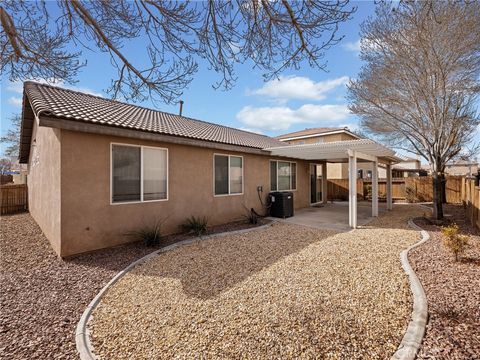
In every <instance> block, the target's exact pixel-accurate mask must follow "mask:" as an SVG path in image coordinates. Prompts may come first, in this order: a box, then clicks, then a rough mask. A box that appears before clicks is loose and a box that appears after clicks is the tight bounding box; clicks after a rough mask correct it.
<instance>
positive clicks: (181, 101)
mask: <svg viewBox="0 0 480 360" xmlns="http://www.w3.org/2000/svg"><path fill="white" fill-rule="evenodd" d="M182 112H183V100H180V113H179V114H178V115H180V116H182Z"/></svg>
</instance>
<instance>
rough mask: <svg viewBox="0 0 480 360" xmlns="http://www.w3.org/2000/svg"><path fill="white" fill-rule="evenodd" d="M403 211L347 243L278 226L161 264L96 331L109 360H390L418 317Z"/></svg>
mask: <svg viewBox="0 0 480 360" xmlns="http://www.w3.org/2000/svg"><path fill="white" fill-rule="evenodd" d="M423 213H424V210H423V209H421V208H418V207H416V206H401V205H400V206H396V207H395V208H394V210H393V211H392V212H389V213H387V214H385V215H383V216H381V217H380V218H378V219H376V220H374V221H373V222H371V223H370V224H369V226H368V227H365V228H363V229H357V230H355V231H352V232H346V233H338V232H335V231H331V230H318V229H313V228H307V227H302V226H298V225H292V224H285V223H278V224H274V225H272V226H270V227H268V228H266V229H261V230H257V231H255V232H251V233H248V234H237V235H230V236H224V237H218V238H213V239H208V240H204V241H202V242H196V243H194V244H192V245H188V246H183V247H180V248H177V249H175V250H173V251H170V252H168V253H164V254H161V255H159V256H157V257H154V258H152V259H150V260H149V261H148V262H146V263H144V264H142V265H140V266H138V267H136V268H135V269H134V270H133V271H132V272H130V273H128V274H127V275H126V276H125V277H123V278H122V279H121V280H120V281H119V282H118V283H116V284H115V285H114V286H113V287H112V288H111V289H110V290H109V291H108V292H107V293H106V296H105V297H104V298H103V300H102V301H101V303H100V305H99V307H98V308H97V309H96V310H95V311H94V314H93V319H92V321H91V323H90V330H91V331H92V341H93V346H94V348H95V352H96V353H97V354H98V355H100V356H101V358H102V359H111V358H115V359H147V358H148V359H152V358H173V357H174V358H185V357H189V356H191V355H192V354H196V356H197V357H198V358H206V357H208V358H265V357H269V358H285V357H289V358H292V357H302V358H348V359H355V358H369V359H385V358H389V357H390V356H391V355H392V354H393V353H394V352H395V351H396V349H397V347H398V345H399V343H400V341H401V339H402V337H403V335H404V332H405V330H406V327H407V324H408V321H409V320H410V314H411V295H410V290H409V285H408V281H407V277H406V275H405V274H404V272H403V270H402V269H401V266H400V260H399V254H400V252H401V250H403V249H405V248H407V247H408V246H409V245H411V244H413V243H415V242H417V241H418V240H419V238H420V236H419V234H418V233H417V232H415V231H413V230H411V229H410V228H409V227H408V225H407V219H409V218H411V217H416V216H420V215H422V214H423Z"/></svg>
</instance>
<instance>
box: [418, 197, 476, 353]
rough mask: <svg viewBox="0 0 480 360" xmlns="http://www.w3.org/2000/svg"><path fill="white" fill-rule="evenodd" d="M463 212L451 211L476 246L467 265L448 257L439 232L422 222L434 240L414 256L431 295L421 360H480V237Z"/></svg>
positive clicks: (451, 208) (453, 208)
mask: <svg viewBox="0 0 480 360" xmlns="http://www.w3.org/2000/svg"><path fill="white" fill-rule="evenodd" d="M463 211H464V210H463V208H462V206H460V205H458V206H452V205H447V207H446V211H445V212H446V213H449V214H452V215H453V220H454V221H456V222H457V224H458V225H459V227H460V229H461V230H462V232H463V233H464V234H469V235H470V244H471V245H472V246H471V247H470V248H469V249H468V251H467V253H466V255H465V258H464V260H463V261H462V262H455V261H454V260H453V258H452V255H450V254H449V253H447V252H446V251H445V248H444V246H443V235H442V234H441V232H440V229H439V228H438V227H436V226H432V225H426V224H425V223H422V222H419V221H416V222H417V224H418V225H420V226H422V227H423V228H424V229H426V230H428V231H429V233H430V240H429V241H427V242H426V243H425V244H423V245H421V246H420V247H418V248H416V249H414V250H413V251H411V252H410V254H409V259H410V263H411V264H412V267H413V268H414V270H415V272H416V273H417V275H418V277H419V279H420V281H421V282H422V285H423V287H424V289H425V292H426V295H427V299H428V307H429V308H428V310H429V322H428V324H427V331H426V335H425V338H424V340H423V343H422V347H421V348H420V352H419V354H418V358H419V359H469V360H470V359H471V360H473V359H480V234H479V233H478V232H476V231H474V230H473V229H472V228H471V227H470V226H468V224H466V223H465V215H464V212H463Z"/></svg>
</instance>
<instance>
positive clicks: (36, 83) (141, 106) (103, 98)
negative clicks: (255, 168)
mask: <svg viewBox="0 0 480 360" xmlns="http://www.w3.org/2000/svg"><path fill="white" fill-rule="evenodd" d="M23 84H24V87H25V85H26V84H33V85H36V86H43V87H49V88H53V89H57V90H62V91H67V92H72V93H76V94H80V95H84V96H89V97H92V98H96V99H100V100H104V101H109V102H112V103H116V104H122V105H127V106H134V107H137V108H140V109H145V110H148V111H153V112H158V113H163V114H168V115H171V116H175V117H180V118H184V119H187V120H192V121H198V122H202V123H205V124H210V125H216V126H220V127H223V128H226V129H231V130H235V131H240V132H244V133H247V134H253V135H257V136H262V137H265V138H268V139H275V137H271V136H268V135H264V134H259V133H256V132H253V131H247V130H242V129H238V128H234V127H231V126H226V125H222V124H218V123H214V122H210V121H206V120H200V119H195V118H192V117H189V116H183V115H178V114H174V113H169V112H166V111H162V110H157V109H152V108H149V107H146V106H143V105H136V104H130V103H128V102H126V101H119V100H115V99H110V98H106V97H103V96H98V95H93V94H89V93H85V92H82V91H79V90H73V89H68V88H64V87H61V86H55V85H51V84H45V83H41V82H38V81H34V80H27V81H25V82H24V83H23Z"/></svg>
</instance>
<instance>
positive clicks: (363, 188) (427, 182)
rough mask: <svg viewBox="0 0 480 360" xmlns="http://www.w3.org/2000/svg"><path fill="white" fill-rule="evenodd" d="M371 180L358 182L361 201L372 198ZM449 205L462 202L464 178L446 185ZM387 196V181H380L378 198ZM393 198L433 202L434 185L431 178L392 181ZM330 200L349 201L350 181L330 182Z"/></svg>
mask: <svg viewBox="0 0 480 360" xmlns="http://www.w3.org/2000/svg"><path fill="white" fill-rule="evenodd" d="M371 186H372V181H371V180H367V179H365V180H362V179H358V180H357V197H358V199H359V200H364V199H369V198H370V197H371ZM445 190H446V191H445V192H446V200H447V202H448V203H461V202H462V177H461V176H448V177H447V178H446V184H445ZM386 194H387V181H386V179H379V180H378V196H379V198H380V199H384V198H385V197H386ZM392 197H393V199H394V200H407V201H409V202H424V201H433V185H432V177H431V176H419V177H407V178H395V179H392ZM328 199H329V200H348V179H330V180H328Z"/></svg>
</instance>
